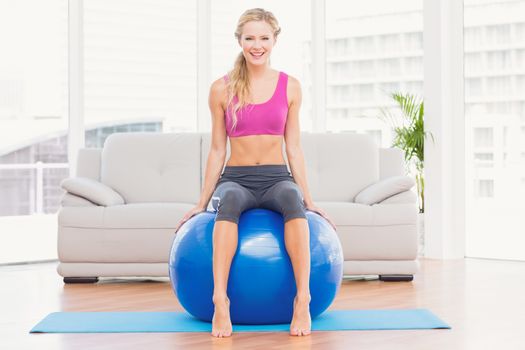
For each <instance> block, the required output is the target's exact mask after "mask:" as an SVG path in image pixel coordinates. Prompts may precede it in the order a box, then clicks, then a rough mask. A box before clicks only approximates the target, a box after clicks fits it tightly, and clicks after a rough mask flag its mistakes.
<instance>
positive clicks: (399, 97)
mask: <svg viewBox="0 0 525 350" xmlns="http://www.w3.org/2000/svg"><path fill="white" fill-rule="evenodd" d="M390 97H391V98H392V99H393V100H394V101H395V102H396V106H397V107H398V108H399V109H397V108H396V109H389V108H382V109H381V116H380V118H381V119H382V120H383V121H385V122H387V123H388V124H389V125H390V126H391V127H392V129H393V130H394V132H395V137H394V140H393V141H392V147H397V148H400V149H402V150H403V151H404V153H405V163H406V166H407V169H408V171H409V172H412V170H413V169H414V168H415V173H416V174H415V176H416V186H417V194H418V202H419V212H420V213H424V212H425V178H424V162H425V152H424V150H425V139H426V137H427V135H428V134H430V136H431V137H432V141H434V136H433V135H432V133H430V132H426V131H425V124H424V121H423V116H424V114H425V107H424V101H423V99H421V98H419V97H418V96H416V95H413V94H410V93H405V94H403V93H401V92H393V93H391V94H390ZM399 112H400V113H399Z"/></svg>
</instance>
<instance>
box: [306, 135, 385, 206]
mask: <svg viewBox="0 0 525 350" xmlns="http://www.w3.org/2000/svg"><path fill="white" fill-rule="evenodd" d="M301 140H302V141H301V144H302V148H303V153H304V157H305V164H306V176H307V181H308V186H309V189H310V192H311V194H312V197H313V199H314V201H342V202H351V201H353V199H354V197H355V196H356V195H357V194H358V193H359V192H360V191H361V190H362V189H363V188H365V187H367V186H368V185H370V184H373V183H374V182H376V181H377V180H379V149H378V147H377V146H376V145H375V144H374V142H373V140H372V138H371V137H370V136H368V135H362V134H309V133H304V134H302V136H301Z"/></svg>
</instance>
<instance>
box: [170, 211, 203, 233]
mask: <svg viewBox="0 0 525 350" xmlns="http://www.w3.org/2000/svg"><path fill="white" fill-rule="evenodd" d="M204 211H206V208H203V207H201V206H198V205H197V206H195V207H193V208H191V209H190V210H189V211H188V212H187V213H186V214H185V215H184V216H183V218H182V219H181V220H180V221H179V223H178V224H177V228H176V229H175V233H177V231H178V230H179V229H180V227H181V226H182V225H183V224H184V223H185V222H186V221H188V220H189V219H190V218H191V217H193V216H195V215H197V214H199V213H202V212H204Z"/></svg>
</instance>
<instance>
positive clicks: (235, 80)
mask: <svg viewBox="0 0 525 350" xmlns="http://www.w3.org/2000/svg"><path fill="white" fill-rule="evenodd" d="M252 21H265V22H266V23H268V24H269V25H270V27H272V30H273V36H274V38H277V35H279V33H280V32H281V28H280V27H279V23H278V22H277V19H276V18H275V16H274V15H273V13H271V12H270V11H266V10H264V9H262V8H254V9H250V10H246V11H245V12H244V13H243V14H242V15H241V17H240V18H239V21H238V22H237V29H236V30H235V38H237V41H238V42H239V43H240V41H241V35H242V28H243V26H244V25H245V24H246V23H248V22H252ZM227 91H228V104H227V106H228V108H230V107H231V112H232V122H233V123H232V131H233V130H234V129H235V126H236V125H237V113H238V112H239V110H240V109H241V108H243V107H245V106H246V105H247V104H248V98H249V97H250V80H249V78H248V67H247V65H246V58H244V55H243V53H242V51H241V52H240V53H239V55H238V56H237V59H236V60H235V64H234V66H233V69H232V70H231V71H230V72H229V73H228V82H227ZM235 96H237V101H236V102H235V103H234V97H235Z"/></svg>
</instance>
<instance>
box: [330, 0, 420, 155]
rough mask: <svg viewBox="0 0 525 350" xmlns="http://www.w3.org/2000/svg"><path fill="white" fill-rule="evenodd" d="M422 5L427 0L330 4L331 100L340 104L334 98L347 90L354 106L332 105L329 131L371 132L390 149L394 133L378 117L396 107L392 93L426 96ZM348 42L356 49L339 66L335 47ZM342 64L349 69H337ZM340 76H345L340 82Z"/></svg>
mask: <svg viewBox="0 0 525 350" xmlns="http://www.w3.org/2000/svg"><path fill="white" fill-rule="evenodd" d="M422 6H423V1H422V0H403V1H398V2H392V1H387V0H370V1H367V2H366V3H363V2H360V3H358V2H353V1H343V0H327V1H326V41H327V43H332V44H331V48H330V50H327V53H326V54H327V57H326V60H327V67H326V70H327V75H328V77H327V88H326V91H327V100H328V101H335V100H336V99H337V97H332V96H330V95H331V94H337V93H339V91H340V90H338V89H333V88H332V86H333V85H337V86H340V85H346V87H347V90H346V91H348V92H349V93H350V97H349V99H348V100H349V101H351V102H350V103H349V104H345V105H338V104H333V103H328V104H327V113H326V115H327V121H326V125H327V129H328V130H329V131H332V132H344V131H360V132H367V133H370V134H372V135H375V136H374V137H375V138H376V140H377V141H379V142H380V143H381V146H383V147H388V146H390V142H391V139H389V137H390V136H391V135H393V133H392V132H391V131H390V130H389V129H390V126H389V125H386V124H385V123H384V122H382V121H381V120H380V119H379V118H378V116H379V115H380V113H381V112H380V110H381V108H391V107H393V106H395V103H394V102H393V101H392V99H391V98H390V97H389V96H390V94H391V93H393V92H401V93H406V92H410V93H413V94H416V95H419V96H422V93H423V16H422ZM343 37H344V38H345V39H346V40H348V41H349V42H351V44H350V45H348V44H347V45H345V48H344V50H346V54H345V56H344V57H341V56H339V57H337V61H335V59H336V58H335V57H334V56H333V55H334V54H333V52H338V50H336V49H335V45H343V44H342V41H341V40H342V39H343ZM341 50H342V49H341ZM343 60H346V62H343ZM343 63H347V66H346V67H349V69H348V70H337V68H333V66H336V65H342V64H343ZM336 71H337V72H338V73H339V74H341V75H340V76H338V77H337V79H335V77H334V76H333V74H334V73H335V72H336ZM336 116H337V120H336V119H335V118H336ZM332 118H334V119H332ZM378 132H379V133H378ZM377 135H388V137H385V136H377Z"/></svg>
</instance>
